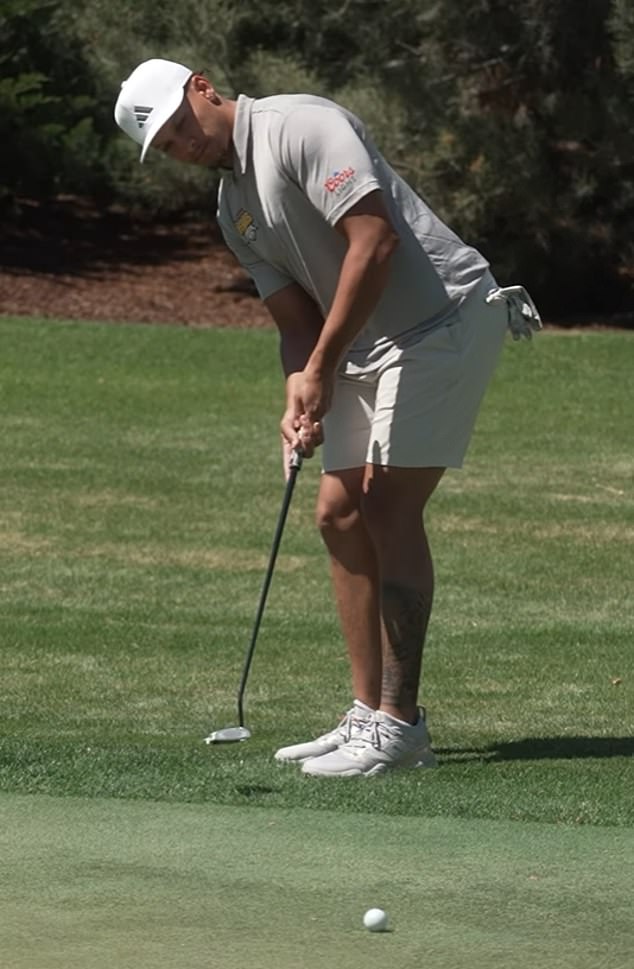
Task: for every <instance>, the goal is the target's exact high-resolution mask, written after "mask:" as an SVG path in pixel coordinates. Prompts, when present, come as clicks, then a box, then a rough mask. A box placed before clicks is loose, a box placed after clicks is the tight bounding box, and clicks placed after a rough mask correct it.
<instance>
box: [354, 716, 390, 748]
mask: <svg viewBox="0 0 634 969" xmlns="http://www.w3.org/2000/svg"><path fill="white" fill-rule="evenodd" d="M389 736H390V730H389V727H388V726H387V724H386V723H384V722H383V721H382V720H377V719H376V717H372V719H371V720H369V721H368V722H367V723H366V724H365V726H364V728H363V730H362V731H361V733H360V734H359V736H358V737H352V738H351V739H350V740H348V742H347V746H348V747H367V746H368V744H369V745H370V746H371V747H374V749H375V750H381V749H382V746H383V740H384V739H385V740H387V739H388V738H389Z"/></svg>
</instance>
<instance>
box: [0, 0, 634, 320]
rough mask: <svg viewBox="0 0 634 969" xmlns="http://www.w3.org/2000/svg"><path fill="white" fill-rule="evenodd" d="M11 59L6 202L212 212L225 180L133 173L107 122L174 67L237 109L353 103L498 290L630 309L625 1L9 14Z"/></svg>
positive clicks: (632, 94) (38, 8) (633, 122)
mask: <svg viewBox="0 0 634 969" xmlns="http://www.w3.org/2000/svg"><path fill="white" fill-rule="evenodd" d="M0 40H1V41H2V44H1V47H0V50H1V51H2V54H0V68H2V72H1V77H2V80H0V136H2V137H3V139H4V143H5V144H7V143H8V144H10V145H11V150H10V151H9V152H6V153H5V154H4V155H3V159H2V175H3V178H2V189H0V192H2V193H3V194H4V197H5V199H7V198H12V197H15V196H16V195H20V194H28V195H34V196H37V197H42V198H46V197H48V196H50V195H52V194H54V193H56V192H58V191H61V190H68V189H72V190H73V191H76V192H78V191H79V192H92V193H93V194H96V195H99V196H100V197H101V198H111V199H114V200H117V201H119V202H122V203H123V204H125V205H126V206H128V207H129V208H130V209H131V210H135V211H137V212H140V211H145V212H147V213H152V212H154V213H157V212H167V211H180V210H186V209H190V210H192V209H198V210H201V209H202V210H203V211H204V212H205V213H207V212H208V211H209V210H210V207H211V206H212V205H213V190H214V187H215V183H216V177H215V176H214V175H213V174H212V175H209V173H199V172H196V171H190V170H189V169H188V168H187V167H186V166H178V165H176V164H174V163H165V162H160V161H159V160H158V159H155V158H152V161H151V164H148V165H144V166H139V165H138V164H137V163H136V156H137V151H136V148H135V146H133V145H131V144H129V143H128V142H127V139H125V137H124V136H122V135H121V133H120V132H119V131H118V130H117V129H116V126H115V124H114V122H113V119H112V108H113V104H114V101H115V98H116V95H117V91H118V88H119V84H120V82H121V80H122V79H123V78H124V77H125V76H127V74H128V73H129V72H130V70H131V69H133V68H134V66H136V64H137V63H139V62H140V61H141V60H142V59H144V58H146V57H151V56H162V57H168V58H172V59H175V60H180V61H182V62H184V63H187V64H189V65H191V66H192V67H193V68H194V69H197V70H202V71H203V72H204V73H206V74H207V75H208V76H210V77H211V78H212V79H213V80H214V83H215V84H216V85H217V86H218V87H219V89H220V90H221V91H222V92H223V93H225V94H226V95H228V96H234V95H235V94H237V93H238V92H240V91H244V92H245V93H248V94H251V95H253V96H262V95H266V94H271V93H275V92H279V91H300V90H306V91H310V92H312V93H319V94H322V95H325V96H329V97H333V98H335V99H336V100H339V101H340V102H342V103H343V104H345V105H346V106H347V107H349V108H351V109H352V110H353V111H355V112H356V113H358V114H359V115H360V116H362V117H363V118H364V119H366V120H367V121H368V123H369V124H370V126H371V128H372V131H373V134H374V136H375V140H376V141H377V142H378V144H379V146H380V147H381V149H382V150H383V152H384V154H385V155H386V156H387V157H388V158H389V159H390V160H391V161H392V163H393V164H394V165H395V167H396V168H397V169H398V170H399V171H400V172H401V173H402V174H403V175H404V177H406V178H407V179H408V180H409V181H410V182H411V183H412V184H413V185H414V186H415V188H416V189H417V190H418V191H419V192H420V193H421V194H422V195H424V196H425V197H426V198H428V199H429V201H430V203H431V204H432V205H433V207H434V208H436V209H437V210H438V211H439V213H440V214H441V215H443V216H444V217H445V218H446V219H447V220H448V221H449V223H450V224H451V225H452V226H453V227H454V228H455V229H456V230H457V231H458V232H459V233H461V234H462V235H463V236H465V237H466V238H467V239H468V240H469V241H471V242H473V243H474V244H476V245H478V246H480V247H481V248H482V249H483V251H484V252H485V253H486V254H487V256H488V257H489V258H490V259H491V261H492V263H493V265H494V268H495V271H496V273H497V275H498V277H499V279H500V281H501V282H510V281H515V280H520V279H521V280H522V281H523V282H525V283H526V284H528V285H530V287H531V288H532V289H533V290H534V291H535V295H536V296H537V297H538V298H539V301H540V303H541V304H542V307H543V308H544V309H545V310H546V312H548V313H561V314H568V315H569V314H573V313H576V314H579V313H586V314H590V313H593V312H603V313H604V312H606V311H607V312H609V311H615V312H618V311H627V310H631V306H632V302H633V286H634V246H633V244H632V242H631V238H630V237H631V231H630V227H631V224H632V221H633V220H634V162H633V161H632V159H633V158H634V134H633V132H634V13H633V12H632V5H631V2H630V0H593V2H592V3H589V2H584V3H579V2H578V0H471V2H470V3H469V4H467V5H465V4H464V3H462V2H460V0H433V2H432V0H427V2H425V3H422V2H421V0H391V2H390V3H389V4H388V3H385V2H384V0H344V2H342V3H341V4H339V5H333V4H332V3H330V2H326V0H315V2H309V0H278V2H273V0H241V2H240V3H235V2H231V0H206V2H205V4H203V5H202V6H201V5H200V4H197V3H194V2H193V0H183V2H182V3H181V4H179V5H178V6H177V7H175V6H174V5H173V4H167V3H165V2H163V0H158V2H151V0H140V2H138V3H135V4H131V3H129V2H128V0H88V2H87V3H84V4H81V5H78V4H76V3H74V2H72V0H23V2H18V0H4V2H2V3H0Z"/></svg>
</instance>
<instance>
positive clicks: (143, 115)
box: [134, 104, 154, 128]
mask: <svg viewBox="0 0 634 969" xmlns="http://www.w3.org/2000/svg"><path fill="white" fill-rule="evenodd" d="M153 111H154V108H152V107H150V106H149V105H148V106H143V105H141V104H135V105H134V117H135V118H136V122H137V124H138V126H139V128H142V127H143V125H144V124H145V122H146V121H147V119H148V118H149V117H150V115H151V114H152V112H153Z"/></svg>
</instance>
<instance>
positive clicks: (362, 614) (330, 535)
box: [317, 468, 383, 710]
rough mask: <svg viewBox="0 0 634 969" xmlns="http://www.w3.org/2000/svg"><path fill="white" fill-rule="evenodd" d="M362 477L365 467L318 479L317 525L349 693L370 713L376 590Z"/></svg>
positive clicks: (379, 673)
mask: <svg viewBox="0 0 634 969" xmlns="http://www.w3.org/2000/svg"><path fill="white" fill-rule="evenodd" d="M364 476H365V468H353V469H350V470H346V471H337V472H335V473H331V474H324V475H322V479H321V487H320V491H319V499H318V503H317V524H318V527H319V530H320V532H321V535H322V538H323V540H324V542H325V544H326V548H327V549H328V552H329V555H330V565H331V575H332V582H333V587H334V593H335V600H336V603H337V610H338V613H339V621H340V623H341V629H342V633H343V636H344V639H345V641H346V646H347V649H348V656H349V658H350V667H351V674H352V691H353V695H354V696H355V697H356V698H357V699H359V700H361V701H362V702H363V703H366V704H367V705H368V706H369V707H371V708H372V709H373V710H375V709H377V708H378V706H379V703H380V701H381V684H382V677H383V662H382V645H381V619H380V608H379V603H380V589H381V586H380V579H379V572H378V565H377V557H376V551H375V548H374V544H373V542H372V540H371V538H370V535H369V533H368V530H367V528H366V525H365V522H364V521H363V518H362V516H361V511H360V507H359V506H360V503H361V497H362V485H363V480H364Z"/></svg>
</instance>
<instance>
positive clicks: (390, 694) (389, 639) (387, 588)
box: [381, 582, 431, 707]
mask: <svg viewBox="0 0 634 969" xmlns="http://www.w3.org/2000/svg"><path fill="white" fill-rule="evenodd" d="M381 592H382V615H383V625H384V627H385V638H386V641H385V642H384V646H383V682H382V687H381V694H382V702H384V703H390V704H393V705H394V706H397V707H398V706H408V705H409V704H411V703H415V702H416V699H417V697H418V684H419V680H420V671H421V658H422V654H423V643H424V641H425V633H426V631H427V624H428V622H429V615H430V612H431V602H428V601H427V599H426V597H425V596H424V595H423V593H422V592H421V591H420V590H419V589H412V588H411V587H408V586H405V585H400V584H398V583H393V582H384V583H383V585H382V588H381Z"/></svg>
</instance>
